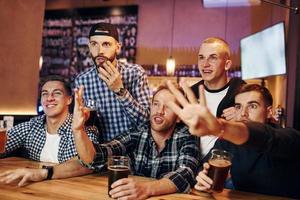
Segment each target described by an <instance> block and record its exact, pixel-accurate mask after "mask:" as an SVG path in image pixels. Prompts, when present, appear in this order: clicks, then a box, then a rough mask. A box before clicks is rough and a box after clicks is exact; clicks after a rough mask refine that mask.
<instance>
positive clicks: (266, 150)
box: [168, 83, 300, 198]
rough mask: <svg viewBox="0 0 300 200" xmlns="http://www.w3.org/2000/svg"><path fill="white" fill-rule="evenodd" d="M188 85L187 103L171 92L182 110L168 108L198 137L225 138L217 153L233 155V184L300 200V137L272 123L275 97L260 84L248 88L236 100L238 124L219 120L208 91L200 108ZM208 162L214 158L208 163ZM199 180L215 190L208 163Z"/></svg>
mask: <svg viewBox="0 0 300 200" xmlns="http://www.w3.org/2000/svg"><path fill="white" fill-rule="evenodd" d="M183 85H184V91H185V92H186V94H187V97H186V98H185V97H184V96H183V95H182V94H181V93H180V92H179V91H178V90H177V89H176V88H175V87H174V86H173V85H172V84H171V83H168V86H169V89H170V90H171V91H172V93H173V94H174V95H175V96H176V98H177V100H178V101H179V102H180V104H181V106H182V108H181V107H180V106H179V105H177V104H174V103H173V102H169V103H168V106H169V107H170V109H172V110H173V111H174V112H175V113H177V114H178V116H179V117H180V118H181V119H182V120H183V121H184V122H185V123H186V124H187V125H188V126H189V130H190V132H191V133H192V134H193V135H197V136H202V135H214V136H217V137H221V138H222V139H218V141H217V142H216V144H215V145H214V148H218V149H224V150H226V151H228V152H230V153H232V154H233V159H232V167H231V171H230V174H231V179H232V183H233V186H234V188H235V189H237V190H242V191H248V192H256V193H263V194H269V195H279V196H286V197H292V198H300V192H299V191H300V185H299V184H298V180H299V178H300V172H299V168H300V159H299V155H298V152H299V151H300V133H299V132H298V131H297V130H295V129H292V128H277V127H274V126H273V125H272V124H270V123H269V120H268V119H269V118H271V114H272V112H271V110H272V101H273V100H272V96H271V94H270V92H269V91H268V90H267V89H266V88H264V87H262V86H260V85H255V84H253V85H244V86H243V87H242V88H241V89H240V90H239V92H238V93H237V95H236V96H235V109H236V113H237V115H236V116H237V117H236V120H237V122H231V121H226V120H224V119H218V118H216V117H214V116H213V115H212V114H211V112H210V111H209V109H208V108H207V105H206V99H205V94H204V88H203V86H200V94H201V95H200V103H198V101H197V99H196V98H195V96H194V95H193V93H192V91H191V90H190V88H188V87H187V86H186V84H183ZM205 160H208V157H206V158H205V159H204V161H205ZM203 167H204V168H203V170H202V171H201V172H200V173H199V175H198V176H197V184H196V186H195V188H196V189H198V190H201V191H209V190H210V188H211V185H212V180H211V179H210V178H209V177H208V176H207V173H208V169H209V164H208V163H205V164H204V166H203Z"/></svg>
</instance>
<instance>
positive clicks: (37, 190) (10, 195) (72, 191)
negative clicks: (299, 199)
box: [0, 157, 286, 200]
mask: <svg viewBox="0 0 300 200" xmlns="http://www.w3.org/2000/svg"><path fill="white" fill-rule="evenodd" d="M40 165H41V163H38V162H34V161H30V160H26V159H23V158H15V157H12V158H5V159H0V172H3V171H6V170H9V169H16V168H20V167H31V168H33V167H34V168H37V167H39V166H40ZM133 177H134V178H137V179H140V180H147V178H143V177H136V176H133ZM103 199H110V198H109V197H108V195H107V177H106V176H104V175H98V174H91V175H86V176H81V177H74V178H68V179H58V180H49V181H42V182H36V183H31V184H29V185H27V186H25V187H17V186H15V185H3V184H1V183H0V200H103ZM149 199H151V200H185V199H187V200H189V199H190V200H198V199H203V200H206V199H217V200H228V199H239V200H248V199H249V200H250V199H256V200H257V199H259V200H271V199H272V200H273V199H275V200H276V199H277V200H279V199H280V200H282V199H286V198H282V197H275V196H267V195H261V194H254V193H246V192H240V191H233V190H232V191H231V190H227V189H225V190H224V191H223V192H222V193H215V194H208V193H203V192H197V191H195V190H193V191H192V193H191V194H179V193H176V194H170V195H162V196H157V197H151V198H149Z"/></svg>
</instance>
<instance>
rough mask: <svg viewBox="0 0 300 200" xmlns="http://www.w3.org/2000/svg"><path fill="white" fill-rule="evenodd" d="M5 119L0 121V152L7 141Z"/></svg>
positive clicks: (2, 151)
mask: <svg viewBox="0 0 300 200" xmlns="http://www.w3.org/2000/svg"><path fill="white" fill-rule="evenodd" d="M5 122H6V121H1V123H0V153H4V152H5V145H6V141H7V133H6V131H7V129H6V123H5Z"/></svg>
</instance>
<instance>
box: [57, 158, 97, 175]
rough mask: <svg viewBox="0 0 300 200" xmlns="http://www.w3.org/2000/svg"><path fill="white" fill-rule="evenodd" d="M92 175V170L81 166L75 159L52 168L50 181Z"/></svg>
mask: <svg viewBox="0 0 300 200" xmlns="http://www.w3.org/2000/svg"><path fill="white" fill-rule="evenodd" d="M89 173H92V170H90V169H88V168H86V167H84V166H82V165H81V164H80V162H79V160H78V159H77V158H73V159H71V160H68V161H67V162H64V163H61V164H59V165H56V166H54V168H53V176H52V179H61V178H69V177H75V176H82V175H85V174H89Z"/></svg>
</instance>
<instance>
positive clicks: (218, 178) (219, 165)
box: [208, 149, 232, 192]
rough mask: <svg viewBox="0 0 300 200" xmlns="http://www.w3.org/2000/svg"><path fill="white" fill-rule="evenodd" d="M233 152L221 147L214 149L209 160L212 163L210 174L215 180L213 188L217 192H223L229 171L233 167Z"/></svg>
mask: <svg viewBox="0 0 300 200" xmlns="http://www.w3.org/2000/svg"><path fill="white" fill-rule="evenodd" d="M231 160H232V154H231V153H229V152H227V151H225V150H220V149H213V150H212V151H211V157H210V159H209V160H208V163H209V165H210V167H209V170H208V176H209V177H210V178H211V179H212V180H213V184H212V186H211V189H212V190H213V191H215V192H222V191H223V188H224V183H225V180H226V178H227V176H228V171H229V169H230V167H231Z"/></svg>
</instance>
